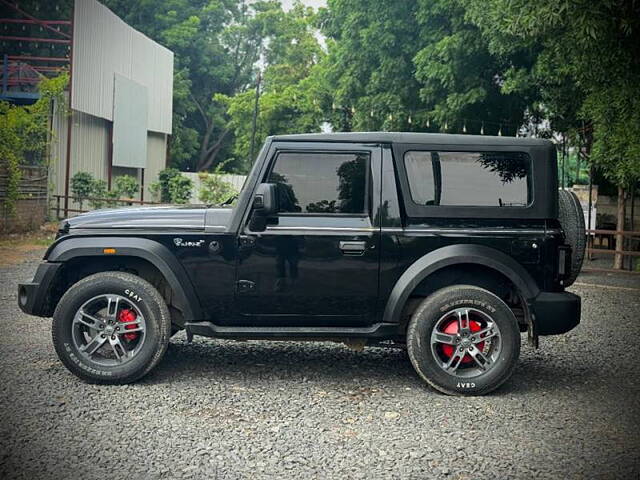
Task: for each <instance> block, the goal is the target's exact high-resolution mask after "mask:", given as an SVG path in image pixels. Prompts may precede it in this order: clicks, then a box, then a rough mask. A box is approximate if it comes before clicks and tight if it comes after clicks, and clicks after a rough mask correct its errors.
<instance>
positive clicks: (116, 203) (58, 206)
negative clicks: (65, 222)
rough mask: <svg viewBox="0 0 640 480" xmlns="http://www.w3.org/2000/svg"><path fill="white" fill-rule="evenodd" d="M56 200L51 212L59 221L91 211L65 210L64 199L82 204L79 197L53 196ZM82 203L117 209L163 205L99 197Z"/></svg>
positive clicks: (85, 198)
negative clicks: (96, 203)
mask: <svg viewBox="0 0 640 480" xmlns="http://www.w3.org/2000/svg"><path fill="white" fill-rule="evenodd" d="M52 198H53V200H54V202H53V203H54V204H53V205H52V206H51V210H52V211H53V212H55V218H57V219H58V220H62V219H63V218H65V217H67V216H69V214H79V213H87V212H90V211H91V210H84V209H79V208H67V209H65V208H64V199H65V198H69V200H70V201H72V202H77V203H79V202H80V198H79V197H75V196H72V195H68V196H66V195H52ZM82 202H83V203H84V202H99V203H101V204H104V205H105V206H106V207H111V208H117V207H124V206H132V205H163V204H162V203H161V202H149V201H142V200H134V199H132V198H121V199H115V198H98V197H84V198H82Z"/></svg>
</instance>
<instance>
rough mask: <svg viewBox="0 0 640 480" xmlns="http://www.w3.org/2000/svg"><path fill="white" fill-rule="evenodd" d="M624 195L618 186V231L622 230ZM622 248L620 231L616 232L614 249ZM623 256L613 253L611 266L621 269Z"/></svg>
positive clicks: (622, 240)
mask: <svg viewBox="0 0 640 480" xmlns="http://www.w3.org/2000/svg"><path fill="white" fill-rule="evenodd" d="M624 196H625V191H624V188H623V187H618V209H617V214H616V216H617V218H618V220H617V222H616V230H617V231H618V232H622V231H623V230H624V204H625V201H624ZM622 250H624V237H623V236H622V233H617V234H616V251H622ZM623 258H624V257H623V256H622V255H621V254H619V253H616V254H615V257H614V258H613V268H615V269H617V270H621V269H622V266H623V263H622V260H623Z"/></svg>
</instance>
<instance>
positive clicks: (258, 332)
mask: <svg viewBox="0 0 640 480" xmlns="http://www.w3.org/2000/svg"><path fill="white" fill-rule="evenodd" d="M184 327H185V330H186V331H187V336H188V337H189V338H190V337H192V336H193V335H202V336H204V337H216V338H234V339H238V340H269V339H272V340H275V339H278V340H284V339H291V340H341V339H345V338H375V339H383V338H384V339H392V338H396V337H399V336H401V335H402V334H401V332H400V329H399V328H398V324H397V323H375V324H373V325H370V326H368V327H236V326H226V325H225V326H222V325H216V324H214V323H211V322H187V323H185V324H184Z"/></svg>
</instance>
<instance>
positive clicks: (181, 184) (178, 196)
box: [169, 174, 193, 204]
mask: <svg viewBox="0 0 640 480" xmlns="http://www.w3.org/2000/svg"><path fill="white" fill-rule="evenodd" d="M192 189H193V182H192V181H191V179H189V178H187V177H185V176H183V175H180V174H179V175H178V176H175V177H173V178H172V179H171V180H169V197H170V200H169V201H170V203H179V204H181V203H187V202H188V201H189V199H190V198H191V190H192Z"/></svg>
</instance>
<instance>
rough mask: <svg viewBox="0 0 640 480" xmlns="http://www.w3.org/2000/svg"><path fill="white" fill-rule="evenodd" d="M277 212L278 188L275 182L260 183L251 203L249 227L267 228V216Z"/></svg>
mask: <svg viewBox="0 0 640 480" xmlns="http://www.w3.org/2000/svg"><path fill="white" fill-rule="evenodd" d="M277 212H278V190H277V186H276V184H275V183H261V184H260V185H258V188H257V189H256V195H255V197H253V204H252V205H251V218H250V220H249V229H250V230H251V231H253V232H263V231H264V230H265V229H266V228H267V218H268V217H270V216H271V215H275V214H276V213H277Z"/></svg>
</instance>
